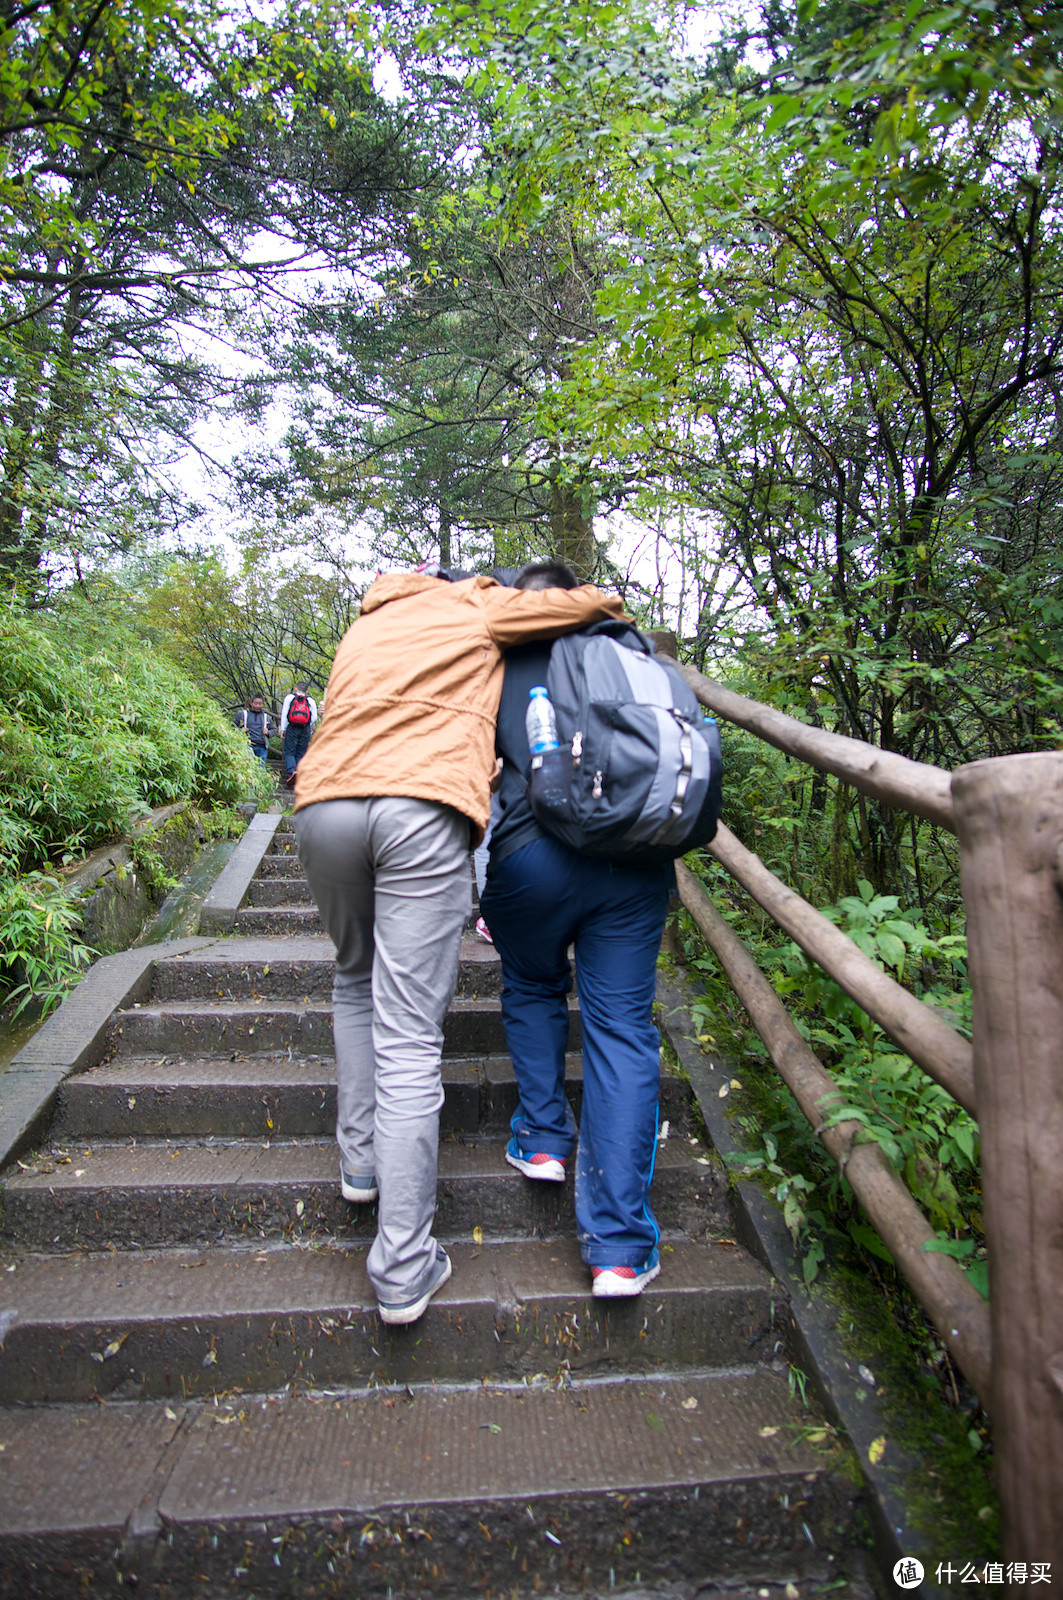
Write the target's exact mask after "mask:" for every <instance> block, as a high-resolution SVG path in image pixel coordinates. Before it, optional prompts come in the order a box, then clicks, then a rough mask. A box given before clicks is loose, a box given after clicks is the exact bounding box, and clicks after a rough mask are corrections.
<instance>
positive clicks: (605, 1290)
mask: <svg viewBox="0 0 1063 1600" xmlns="http://www.w3.org/2000/svg"><path fill="white" fill-rule="evenodd" d="M660 1270H661V1263H660V1261H659V1260H658V1258H657V1252H656V1250H655V1251H654V1252H653V1254H652V1255H651V1256H650V1258H649V1260H648V1261H647V1262H646V1265H645V1266H644V1267H643V1268H641V1270H640V1269H639V1268H638V1267H592V1268H591V1294H592V1295H594V1296H595V1298H596V1299H599V1300H619V1299H621V1298H625V1297H626V1296H628V1295H635V1294H641V1293H642V1291H643V1289H644V1288H645V1287H646V1285H647V1284H648V1283H652V1282H653V1280H654V1278H656V1277H657V1275H658V1274H659V1272H660Z"/></svg>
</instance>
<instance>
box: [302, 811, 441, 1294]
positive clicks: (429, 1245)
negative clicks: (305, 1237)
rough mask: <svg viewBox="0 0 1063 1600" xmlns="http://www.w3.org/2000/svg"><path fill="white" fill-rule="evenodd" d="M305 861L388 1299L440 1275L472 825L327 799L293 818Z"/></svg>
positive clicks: (376, 1277)
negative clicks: (443, 1060)
mask: <svg viewBox="0 0 1063 1600" xmlns="http://www.w3.org/2000/svg"><path fill="white" fill-rule="evenodd" d="M295 833H296V837H297V839H298V841H299V858H300V860H301V862H302V865H303V868H304V870H305V872H306V878H307V882H308V883H309V885H310V891H311V893H312V894H313V896H314V899H315V900H316V901H317V905H318V909H319V910H320V912H321V916H322V920H323V921H324V924H325V926H326V928H327V929H328V931H329V933H330V934H331V936H332V940H333V943H334V944H335V946H336V976H335V981H334V984H333V990H332V1003H333V1023H332V1028H333V1038H334V1040H335V1046H336V1073H337V1084H338V1116H337V1119H336V1139H337V1142H338V1143H339V1147H340V1157H341V1160H342V1162H343V1166H344V1167H345V1168H346V1170H347V1171H348V1172H349V1173H351V1174H352V1175H353V1176H356V1177H368V1176H369V1175H371V1174H372V1175H375V1177H376V1182H377V1187H378V1188H379V1190H380V1199H379V1205H378V1212H377V1235H376V1238H375V1240H374V1241H373V1245H372V1248H371V1249H370V1251H369V1259H368V1263H367V1266H368V1271H369V1278H370V1281H371V1283H372V1285H373V1287H374V1289H375V1290H376V1293H377V1297H378V1299H380V1300H384V1301H391V1302H403V1301H407V1300H411V1299H415V1298H417V1296H418V1295H419V1294H420V1293H421V1292H422V1291H423V1290H424V1288H426V1287H427V1285H428V1283H429V1281H430V1280H431V1277H432V1275H433V1269H434V1264H435V1254H436V1245H435V1240H434V1239H433V1237H432V1220H433V1216H434V1213H435V1204H436V1162H437V1155H438V1145H439V1111H440V1107H441V1106H442V1104H443V1085H442V1075H441V1072H440V1057H441V1055H442V1048H443V1017H444V1015H445V1014H446V1009H447V1007H448V1005H449V1004H450V1001H451V997H452V996H453V993H454V988H455V985H456V983H457V976H458V959H459V955H460V948H461V930H462V926H463V924H464V922H465V920H466V918H467V917H468V914H469V908H470V903H471V892H470V879H469V819H468V818H467V817H464V816H462V815H461V814H460V813H459V812H457V811H453V810H451V808H450V807H449V806H443V805H437V804H435V803H434V802H432V801H429V800H408V799H401V798H392V797H388V796H382V797H379V798H374V799H364V800H322V801H319V802H318V803H317V804H316V805H310V806H304V807H303V809H302V810H301V811H297V812H296V814H295Z"/></svg>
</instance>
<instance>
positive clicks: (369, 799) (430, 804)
mask: <svg viewBox="0 0 1063 1600" xmlns="http://www.w3.org/2000/svg"><path fill="white" fill-rule="evenodd" d="M441 579H442V580H444V581H440V580H441ZM620 615H621V605H620V601H619V600H618V599H617V598H615V597H610V596H607V595H604V594H602V593H601V592H600V591H599V590H597V589H595V588H592V587H590V586H586V587H580V588H577V589H573V590H572V591H568V590H563V589H550V590H546V591H544V592H543V593H538V594H522V593H520V592H519V591H518V590H516V589H506V588H502V587H501V586H500V585H499V584H497V583H495V582H494V580H493V579H491V578H486V577H473V578H466V579H463V580H462V581H460V582H455V581H451V579H450V574H449V573H446V572H443V571H440V570H439V569H433V572H432V573H430V572H427V571H421V572H390V573H386V574H385V575H384V576H383V577H380V578H378V579H377V581H376V582H375V583H374V584H373V585H372V587H371V588H370V589H369V592H368V593H367V595H366V597H365V599H364V601H363V602H362V614H361V616H360V617H359V619H358V621H357V622H356V623H354V625H353V627H351V628H349V629H348V630H347V633H346V634H345V636H344V638H343V640H342V641H341V643H340V647H339V649H338V650H337V652H336V659H335V661H334V663H333V667H332V673H331V676H330V677H329V681H328V691H327V695H326V700H325V711H324V715H323V716H322V718H321V725H320V727H319V728H318V731H317V733H316V735H315V736H314V740H313V743H312V744H311V746H310V749H309V750H308V751H307V753H306V755H305V756H304V757H303V760H302V762H301V763H300V765H299V782H298V787H297V790H296V801H295V833H296V838H297V839H298V841H299V858H300V860H301V862H302V865H303V869H304V871H305V873H306V877H307V881H308V883H309V885H310V890H311V893H312V894H313V896H314V899H315V900H316V902H317V905H318V909H319V910H320V912H321V918H322V921H323V922H324V924H325V927H326V928H327V929H328V931H329V934H330V935H331V937H332V940H333V943H334V944H335V946H336V976H335V982H334V984H333V990H332V1015H333V1024H332V1025H333V1034H334V1039H335V1046H336V1073H337V1080H338V1091H339V1092H338V1114H337V1121H336V1139H337V1143H338V1144H339V1147H340V1189H341V1192H342V1194H343V1197H344V1199H346V1200H354V1201H369V1200H375V1199H376V1198H377V1195H378V1192H379V1197H380V1209H379V1213H378V1217H377V1233H376V1238H375V1239H374V1240H373V1244H372V1248H371V1249H370V1251H369V1256H368V1260H367V1262H366V1266H367V1269H368V1272H369V1279H370V1282H371V1283H372V1285H373V1288H374V1289H375V1291H376V1295H377V1301H378V1305H379V1310H380V1316H381V1319H382V1321H384V1322H386V1323H407V1322H415V1321H416V1320H417V1318H418V1317H420V1316H421V1315H422V1313H423V1312H424V1311H425V1309H426V1308H427V1306H428V1302H429V1300H430V1299H431V1297H432V1295H433V1294H435V1292H436V1290H437V1289H439V1288H441V1287H442V1285H443V1284H444V1283H446V1281H447V1279H448V1278H449V1277H450V1270H451V1269H450V1258H449V1257H448V1255H447V1253H446V1251H445V1250H444V1249H443V1248H442V1246H440V1245H439V1244H437V1243H436V1240H435V1239H434V1238H433V1236H432V1219H433V1216H434V1213H435V1207H436V1176H437V1154H438V1143H439V1110H440V1107H441V1105H442V1104H443V1085H442V1073H441V1070H440V1057H441V1054H442V1047H443V1017H444V1014H445V1012H446V1009H447V1006H448V1005H449V1004H450V1000H451V997H452V995H453V993H454V988H455V985H456V982H457V976H458V960H459V956H460V951H461V930H462V926H463V924H464V922H465V920H466V918H467V916H468V914H469V909H470V900H471V882H470V874H469V850H470V848H471V847H472V846H475V845H476V844H477V843H478V842H479V839H480V837H481V835H482V834H483V831H484V828H485V827H486V825H487V819H488V809H489V808H488V796H489V789H490V781H491V778H492V775H493V774H494V772H495V713H496V712H497V710H498V699H499V695H500V693H501V691H502V652H503V650H504V649H505V648H506V647H507V646H508V645H513V644H521V643H523V642H525V641H527V640H529V639H536V638H553V637H555V636H556V635H557V634H559V633H566V632H568V631H569V630H571V629H574V628H579V627H582V626H583V625H584V624H585V623H588V622H592V621H595V620H597V619H599V618H604V617H619V616H620Z"/></svg>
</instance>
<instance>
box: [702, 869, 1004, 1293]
mask: <svg viewBox="0 0 1063 1600" xmlns="http://www.w3.org/2000/svg"><path fill="white" fill-rule="evenodd" d="M857 888H858V893H857V894H856V895H847V896H845V897H843V898H842V899H841V900H840V901H839V902H838V903H837V904H835V905H834V906H829V907H827V908H826V909H825V911H824V915H826V916H828V917H829V918H830V919H831V920H832V921H833V922H836V923H837V924H839V925H840V926H841V927H842V928H843V929H844V930H845V931H846V932H847V933H848V935H849V937H850V938H851V939H853V940H854V942H855V943H856V944H857V945H859V947H860V948H861V949H862V950H863V951H864V952H865V954H866V955H868V956H870V957H871V959H872V960H874V961H876V962H877V963H878V964H879V965H881V966H883V967H886V968H892V969H893V972H894V975H895V976H896V977H897V978H898V979H899V980H903V981H905V982H906V984H907V986H908V987H910V988H911V989H912V990H913V991H914V992H915V993H917V994H919V995H920V997H921V998H922V999H924V1000H925V1001H926V1002H927V1003H929V1004H931V1005H933V1006H935V1007H936V1008H937V1009H939V1010H941V1011H943V1012H944V1013H946V1014H947V1015H948V1016H949V1019H950V1020H951V1021H952V1022H953V1024H954V1026H956V1027H958V1028H959V1029H960V1031H961V1032H965V1033H968V1034H969V1031H970V991H969V989H968V987H967V983H966V943H965V940H964V939H963V937H962V936H961V935H958V934H950V935H943V936H939V937H936V938H935V937H932V936H931V934H930V933H929V931H928V930H927V928H926V926H925V924H924V921H923V917H922V914H921V913H920V912H917V911H916V912H913V911H910V910H906V909H903V908H902V907H901V906H900V905H899V903H898V900H897V898H896V897H895V896H892V895H876V894H875V892H874V890H873V888H872V886H871V885H870V884H869V883H867V882H866V881H864V880H860V881H859V883H858V885H857ZM743 933H744V936H745V937H746V939H747V941H748V942H749V943H750V944H751V945H755V946H756V947H757V950H756V953H757V955H758V959H759V961H760V962H761V964H762V965H763V966H764V967H765V969H766V970H767V971H769V972H770V973H772V976H773V984H774V987H775V989H776V991H777V992H778V993H779V994H780V995H782V996H785V997H786V998H787V1000H788V1003H789V1010H790V1014H791V1017H792V1019H793V1022H794V1024H795V1026H796V1027H797V1028H798V1030H799V1031H800V1032H801V1033H802V1035H803V1036H804V1037H805V1039H807V1040H808V1042H809V1044H810V1045H811V1046H812V1048H813V1050H814V1051H815V1053H816V1054H817V1055H818V1056H819V1058H820V1060H821V1061H823V1063H824V1065H825V1066H827V1067H828V1068H829V1070H830V1072H831V1076H832V1077H833V1079H834V1081H835V1083H836V1084H837V1086H838V1090H839V1096H838V1100H837V1102H836V1104H835V1105H834V1106H833V1107H832V1109H831V1111H830V1113H829V1114H828V1116H827V1117H826V1119H825V1120H826V1122H827V1123H828V1124H833V1123H838V1122H844V1121H853V1122H857V1123H859V1124H860V1125H861V1128H862V1129H863V1133H862V1137H863V1138H865V1139H869V1140H870V1139H874V1140H875V1141H876V1142H877V1143H878V1144H879V1145H880V1147H881V1148H882V1150H883V1153H884V1154H885V1155H886V1157H887V1159H888V1160H889V1161H890V1163H891V1165H892V1166H894V1167H895V1168H896V1170H897V1171H898V1172H899V1173H901V1175H902V1176H903V1177H904V1179H905V1182H906V1183H907V1185H908V1187H909V1189H910V1190H911V1192H912V1194H913V1196H914V1198H915V1199H916V1200H917V1201H918V1203H919V1204H920V1205H921V1206H922V1207H923V1209H924V1210H925V1211H926V1213H927V1216H928V1217H929V1219H930V1220H931V1222H932V1224H933V1226H934V1227H935V1229H937V1230H938V1232H939V1234H940V1235H941V1240H942V1242H941V1246H940V1247H941V1248H943V1249H945V1250H946V1252H947V1253H949V1254H951V1255H954V1256H955V1257H956V1258H957V1259H959V1260H961V1261H962V1262H963V1264H964V1266H965V1267H966V1268H967V1269H968V1271H969V1272H970V1273H971V1276H972V1278H973V1279H974V1280H975V1281H976V1282H977V1283H978V1285H979V1287H982V1286H983V1285H984V1265H983V1263H982V1261H981V1259H980V1257H979V1255H978V1250H979V1248H980V1240H979V1238H978V1237H976V1235H979V1234H980V1222H981V1217H980V1210H979V1206H980V1194H979V1141H978V1126H977V1123H976V1122H975V1121H974V1119H973V1118H972V1117H970V1116H969V1115H968V1114H967V1112H966V1111H964V1110H963V1108H962V1107H961V1106H959V1105H957V1103H956V1102H955V1101H954V1100H953V1099H952V1097H951V1096H950V1095H949V1094H948V1093H947V1092H946V1091H945V1090H944V1089H942V1088H941V1087H940V1086H939V1085H938V1084H936V1083H935V1082H934V1081H933V1079H932V1078H930V1077H929V1076H928V1074H927V1073H925V1072H924V1071H923V1070H922V1069H921V1068H920V1067H918V1066H916V1065H915V1064H914V1062H912V1061H911V1060H910V1059H909V1057H908V1056H906V1055H904V1054H902V1053H901V1052H899V1051H898V1050H897V1049H896V1048H895V1046H894V1045H893V1043H892V1041H890V1040H889V1039H888V1038H887V1037H886V1035H885V1034H884V1033H883V1032H882V1030H881V1029H880V1028H879V1027H878V1025H877V1024H876V1023H875V1022H873V1021H872V1020H871V1018H870V1017H869V1016H868V1015H867V1013H866V1012H865V1011H863V1010H862V1009H861V1008H860V1007H859V1006H858V1005H857V1004H856V1003H855V1002H854V1001H853V1000H851V999H850V998H849V996H848V995H847V994H845V993H844V991H843V990H842V989H840V988H839V986H838V985H837V984H836V983H835V982H834V980H833V979H832V978H830V977H828V976H827V974H826V973H825V972H824V971H823V970H822V969H821V968H820V967H818V966H817V965H816V964H815V963H814V962H812V961H810V960H809V958H808V957H807V956H805V954H804V952H803V951H802V950H801V949H800V948H799V947H798V946H797V945H796V944H794V943H793V942H791V941H786V942H785V943H782V944H779V945H775V946H770V945H766V944H765V943H764V941H763V940H759V939H758V938H757V935H756V933H754V934H753V935H752V936H751V935H750V930H749V927H748V926H746V927H745V928H744V929H743ZM690 960H691V964H692V965H694V966H696V967H697V968H699V969H700V970H701V971H702V972H703V973H704V974H705V975H706V979H707V984H708V989H709V992H708V993H707V994H706V995H705V996H704V997H703V998H702V999H701V1000H700V1001H699V1002H697V1003H696V1005H695V1017H696V1019H697V1020H698V1023H699V1028H701V1029H705V1030H708V1029H710V1028H711V1029H713V1030H715V1031H714V1032H704V1033H702V1039H703V1041H711V1042H713V1043H715V1042H717V1040H718V1039H719V1042H721V1043H722V1044H723V1045H724V1046H725V1047H726V1046H727V1045H728V1044H730V1043H731V1042H732V1041H731V1040H729V1039H728V1038H727V1037H726V1034H727V1032H728V1029H729V1024H730V1019H732V1018H734V1020H735V1022H736V1023H737V1015H736V1011H737V1002H736V1000H735V997H734V996H733V994H732V993H731V991H730V990H729V989H728V988H727V987H726V985H725V983H724V982H723V980H722V979H720V978H719V977H718V976H717V975H716V968H715V963H714V962H713V961H712V959H711V957H708V956H707V955H706V954H705V953H704V950H703V948H702V950H700V951H699V950H697V949H696V948H692V949H691V952H690ZM721 1035H723V1037H722V1038H720V1036H721ZM733 1037H734V1042H735V1043H739V1040H740V1049H741V1054H742V1056H743V1057H744V1058H745V1060H746V1061H747V1062H749V1063H750V1067H749V1072H748V1079H747V1075H746V1074H743V1079H744V1080H746V1081H745V1087H746V1088H747V1090H749V1093H748V1094H747V1096H746V1099H747V1102H748V1104H747V1106H746V1108H745V1110H744V1112H743V1113H740V1114H739V1118H738V1120H739V1124H740V1126H742V1128H743V1130H744V1132H745V1133H746V1135H747V1137H748V1138H749V1141H750V1145H751V1148H750V1149H749V1150H748V1151H747V1152H746V1153H745V1154H743V1155H741V1156H738V1157H736V1158H734V1160H733V1163H732V1164H733V1165H734V1166H735V1167H737V1168H738V1169H740V1170H742V1171H744V1172H749V1173H754V1172H756V1173H759V1174H760V1175H761V1176H762V1177H763V1178H764V1179H765V1180H766V1181H767V1182H768V1184H769V1186H770V1188H771V1189H772V1191H773V1193H774V1194H775V1196H776V1198H777V1200H778V1201H779V1204H780V1205H781V1206H782V1207H783V1212H784V1217H785V1220H786V1223H787V1225H788V1227H789V1228H790V1231H791V1233H792V1235H793V1238H794V1241H795V1243H796V1244H798V1245H799V1247H800V1248H801V1250H802V1253H803V1262H804V1271H805V1276H806V1278H807V1279H808V1280H809V1281H811V1280H812V1279H813V1278H814V1277H815V1276H816V1273H817V1272H818V1269H819V1266H820V1264H821V1263H822V1261H823V1259H824V1254H825V1240H827V1239H828V1238H830V1237H831V1236H834V1237H835V1238H837V1237H839V1236H844V1237H847V1238H848V1239H850V1240H851V1241H852V1242H853V1243H855V1244H856V1245H857V1246H859V1248H860V1249H861V1250H864V1251H868V1252H870V1253H871V1254H872V1255H873V1256H875V1257H877V1258H879V1259H880V1260H885V1261H889V1260H890V1256H889V1252H888V1251H887V1249H886V1247H885V1245H883V1244H882V1242H881V1240H879V1238H878V1236H877V1234H875V1232H874V1230H873V1229H872V1228H871V1227H870V1225H869V1224H868V1223H867V1222H866V1221H865V1220H864V1218H863V1215H862V1213H861V1212H860V1210H859V1208H858V1207H857V1206H856V1205H855V1202H854V1200H853V1196H852V1192H851V1190H850V1189H849V1185H848V1184H847V1183H846V1182H845V1179H844V1178H843V1176H842V1174H841V1173H840V1172H839V1170H838V1168H837V1166H836V1165H835V1163H834V1162H833V1160H832V1159H831V1158H830V1156H829V1155H828V1154H827V1153H826V1151H825V1150H824V1149H823V1147H822V1146H821V1145H820V1143H819V1140H818V1139H817V1138H816V1136H815V1134H814V1132H813V1130H812V1128H811V1127H810V1126H809V1123H808V1121H807V1119H806V1118H805V1116H804V1114H803V1112H802V1111H801V1109H800V1107H799V1106H798V1104H797V1102H796V1100H794V1098H793V1096H792V1095H791V1094H790V1092H789V1090H788V1089H787V1088H786V1086H785V1085H784V1084H783V1082H782V1080H781V1079H780V1078H779V1077H778V1075H777V1074H776V1073H775V1071H774V1069H773V1068H772V1067H771V1066H770V1064H768V1057H767V1051H766V1050H765V1048H764V1046H763V1045H762V1044H761V1043H760V1041H759V1039H758V1038H757V1037H756V1036H755V1035H752V1034H749V1033H746V1034H743V1035H741V1036H739V1035H738V1033H737V1030H736V1031H735V1034H734V1036H733ZM760 1063H763V1064H764V1065H763V1067H762V1066H760V1065H759V1064H760Z"/></svg>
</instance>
